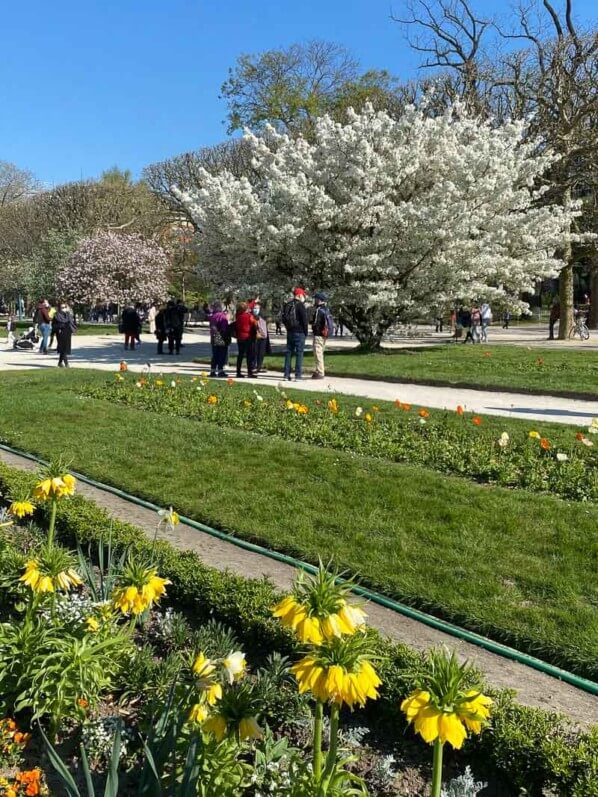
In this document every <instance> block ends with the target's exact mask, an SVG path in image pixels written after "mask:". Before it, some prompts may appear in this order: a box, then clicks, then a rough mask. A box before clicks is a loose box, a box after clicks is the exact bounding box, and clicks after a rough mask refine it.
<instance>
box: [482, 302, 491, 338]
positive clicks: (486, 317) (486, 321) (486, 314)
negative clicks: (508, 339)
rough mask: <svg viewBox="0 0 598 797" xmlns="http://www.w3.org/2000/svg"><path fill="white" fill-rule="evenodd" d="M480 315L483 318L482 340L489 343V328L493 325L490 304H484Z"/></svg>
mask: <svg viewBox="0 0 598 797" xmlns="http://www.w3.org/2000/svg"><path fill="white" fill-rule="evenodd" d="M480 315H481V317H482V328H481V338H482V340H483V341H484V343H488V327H489V326H490V324H491V323H492V308H491V307H490V305H489V304H488V302H483V304H482V306H481V307H480Z"/></svg>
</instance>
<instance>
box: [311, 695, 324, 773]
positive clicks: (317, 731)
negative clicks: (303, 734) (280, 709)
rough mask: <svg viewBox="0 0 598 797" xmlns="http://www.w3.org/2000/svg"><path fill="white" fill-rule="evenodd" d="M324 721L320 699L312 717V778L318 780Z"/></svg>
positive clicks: (320, 771)
mask: <svg viewBox="0 0 598 797" xmlns="http://www.w3.org/2000/svg"><path fill="white" fill-rule="evenodd" d="M323 722H324V704H323V703H322V701H321V700H318V701H316V713H315V717H314V754H313V755H314V758H313V768H314V778H315V780H316V781H317V782H319V781H320V777H321V775H322V724H323Z"/></svg>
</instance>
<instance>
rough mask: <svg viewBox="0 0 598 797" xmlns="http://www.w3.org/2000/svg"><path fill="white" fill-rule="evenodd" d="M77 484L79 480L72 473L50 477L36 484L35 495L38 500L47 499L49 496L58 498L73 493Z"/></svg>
mask: <svg viewBox="0 0 598 797" xmlns="http://www.w3.org/2000/svg"><path fill="white" fill-rule="evenodd" d="M76 484H77V480H76V479H75V477H74V476H71V474H70V473H65V474H63V475H62V476H52V477H48V478H46V479H42V480H41V481H40V482H38V483H37V484H36V485H35V487H34V489H33V497H34V498H36V499H37V500H38V501H47V500H48V499H49V498H53V499H58V498H63V497H64V496H66V495H73V494H74V492H75V487H76Z"/></svg>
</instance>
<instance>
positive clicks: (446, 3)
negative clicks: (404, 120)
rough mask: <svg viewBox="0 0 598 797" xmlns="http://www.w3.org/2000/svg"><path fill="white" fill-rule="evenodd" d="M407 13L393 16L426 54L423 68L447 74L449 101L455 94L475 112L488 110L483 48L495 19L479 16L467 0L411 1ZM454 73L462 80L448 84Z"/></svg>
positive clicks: (409, 37) (414, 44) (414, 47)
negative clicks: (450, 74)
mask: <svg viewBox="0 0 598 797" xmlns="http://www.w3.org/2000/svg"><path fill="white" fill-rule="evenodd" d="M406 14H407V16H405V17H397V16H395V15H394V14H392V15H391V18H392V19H393V20H394V21H395V22H399V23H401V24H402V25H403V27H404V29H405V32H406V36H407V40H408V42H409V45H410V46H411V47H412V48H413V49H414V50H416V51H417V52H420V53H423V55H424V61H423V63H422V67H424V68H427V69H430V68H433V69H441V70H442V71H443V72H444V73H445V75H444V76H443V77H444V79H445V82H444V89H445V90H448V92H449V95H448V96H449V98H452V97H451V95H453V94H454V95H455V96H458V97H459V98H460V99H461V100H463V101H464V102H465V103H466V104H467V105H468V106H469V107H470V109H471V110H474V111H477V112H481V111H482V110H484V109H485V107H486V103H485V102H484V99H483V94H484V90H485V87H486V84H487V80H486V79H485V78H486V76H485V75H484V73H483V58H482V54H483V50H482V46H483V43H484V36H485V34H486V33H487V31H488V30H489V29H490V28H491V26H492V24H493V23H492V20H491V19H486V18H484V17H480V16H478V15H477V14H475V12H474V11H473V10H472V8H471V6H470V5H469V4H468V2H466V0H432V2H428V0H407V3H406ZM412 31H414V33H412ZM450 71H454V72H456V74H457V76H458V81H456V82H454V81H451V82H450V83H447V82H446V73H447V72H450Z"/></svg>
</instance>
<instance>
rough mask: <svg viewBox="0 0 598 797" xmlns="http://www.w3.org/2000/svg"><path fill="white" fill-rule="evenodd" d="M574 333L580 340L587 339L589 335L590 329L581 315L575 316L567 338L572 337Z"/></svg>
mask: <svg viewBox="0 0 598 797" xmlns="http://www.w3.org/2000/svg"><path fill="white" fill-rule="evenodd" d="M576 335H579V339H580V340H588V339H589V337H590V330H589V329H588V326H587V324H586V320H585V318H583V317H580V318H576V319H575V321H574V322H573V324H572V325H571V329H570V330H569V339H571V338H574V337H575V336H576Z"/></svg>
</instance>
